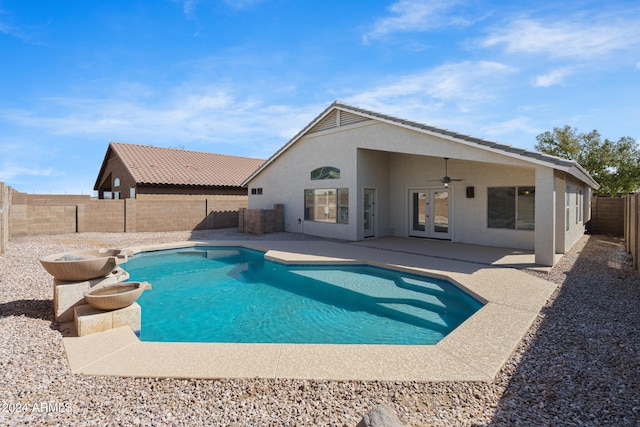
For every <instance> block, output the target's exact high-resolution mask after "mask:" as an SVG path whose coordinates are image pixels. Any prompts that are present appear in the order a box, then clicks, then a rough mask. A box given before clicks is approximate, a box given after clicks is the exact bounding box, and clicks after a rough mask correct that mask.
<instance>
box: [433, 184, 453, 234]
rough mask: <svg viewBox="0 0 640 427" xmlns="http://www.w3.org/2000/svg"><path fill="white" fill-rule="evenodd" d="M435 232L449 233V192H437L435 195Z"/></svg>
mask: <svg viewBox="0 0 640 427" xmlns="http://www.w3.org/2000/svg"><path fill="white" fill-rule="evenodd" d="M433 202H434V206H433V231H434V232H436V233H448V232H449V192H448V191H436V192H434V193H433Z"/></svg>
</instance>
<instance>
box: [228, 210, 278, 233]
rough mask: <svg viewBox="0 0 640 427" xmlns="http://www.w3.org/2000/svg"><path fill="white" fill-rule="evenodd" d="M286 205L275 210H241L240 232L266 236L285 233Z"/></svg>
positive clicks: (239, 218)
mask: <svg viewBox="0 0 640 427" xmlns="http://www.w3.org/2000/svg"><path fill="white" fill-rule="evenodd" d="M283 224H284V205H282V204H276V205H274V207H273V209H244V208H242V209H240V212H239V214H238V231H240V232H242V233H251V234H266V233H276V232H281V231H284V228H283Z"/></svg>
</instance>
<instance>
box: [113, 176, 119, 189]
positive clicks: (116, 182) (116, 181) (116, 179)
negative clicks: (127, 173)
mask: <svg viewBox="0 0 640 427" xmlns="http://www.w3.org/2000/svg"><path fill="white" fill-rule="evenodd" d="M113 186H114V187H120V178H114V180H113Z"/></svg>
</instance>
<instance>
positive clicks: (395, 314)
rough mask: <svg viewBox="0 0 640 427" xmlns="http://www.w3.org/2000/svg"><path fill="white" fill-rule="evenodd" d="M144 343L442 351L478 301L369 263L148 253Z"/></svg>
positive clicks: (136, 263) (141, 274)
mask: <svg viewBox="0 0 640 427" xmlns="http://www.w3.org/2000/svg"><path fill="white" fill-rule="evenodd" d="M122 267H123V268H124V269H125V270H127V272H129V274H130V275H131V278H130V280H136V281H138V280H140V281H148V282H150V283H151V284H152V285H153V290H152V291H150V292H145V293H144V294H143V295H142V296H141V297H140V299H139V300H138V303H139V304H140V306H141V307H142V313H143V314H142V327H141V331H140V339H141V340H142V341H163V342H229V343H244V342H251V343H321V344H404V345H414V344H415V345H424V344H436V343H437V342H439V341H440V340H441V339H442V338H443V337H444V336H446V335H447V334H448V333H449V332H451V331H452V330H453V329H455V328H456V327H457V326H458V325H460V324H461V323H462V322H464V321H465V320H466V319H467V318H468V317H469V316H471V315H472V314H473V313H475V312H476V311H477V310H478V309H480V307H482V303H480V302H479V301H477V300H476V299H474V298H473V297H471V296H469V295H468V294H466V293H464V292H463V291H462V290H460V289H459V288H457V287H456V286H454V285H452V284H451V283H449V282H448V281H444V280H439V279H432V278H428V277H424V276H420V275H413V274H407V273H403V272H399V271H395V270H390V269H383V268H378V267H371V266H364V265H332V266H327V265H295V266H292V265H284V264H280V263H277V262H273V261H269V260H266V259H265V258H264V253H263V252H260V251H255V250H251V249H246V248H242V247H213V246H198V247H187V248H180V249H171V250H162V251H155V252H143V253H139V254H136V255H135V256H134V257H132V258H130V260H129V261H128V262H127V263H126V264H123V265H122Z"/></svg>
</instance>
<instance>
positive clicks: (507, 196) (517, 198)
mask: <svg viewBox="0 0 640 427" xmlns="http://www.w3.org/2000/svg"><path fill="white" fill-rule="evenodd" d="M535 194H536V189H535V187H492V188H489V189H488V197H487V200H488V201H487V204H488V217H487V219H488V221H487V225H488V227H489V228H507V229H512V230H534V229H535Z"/></svg>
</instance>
